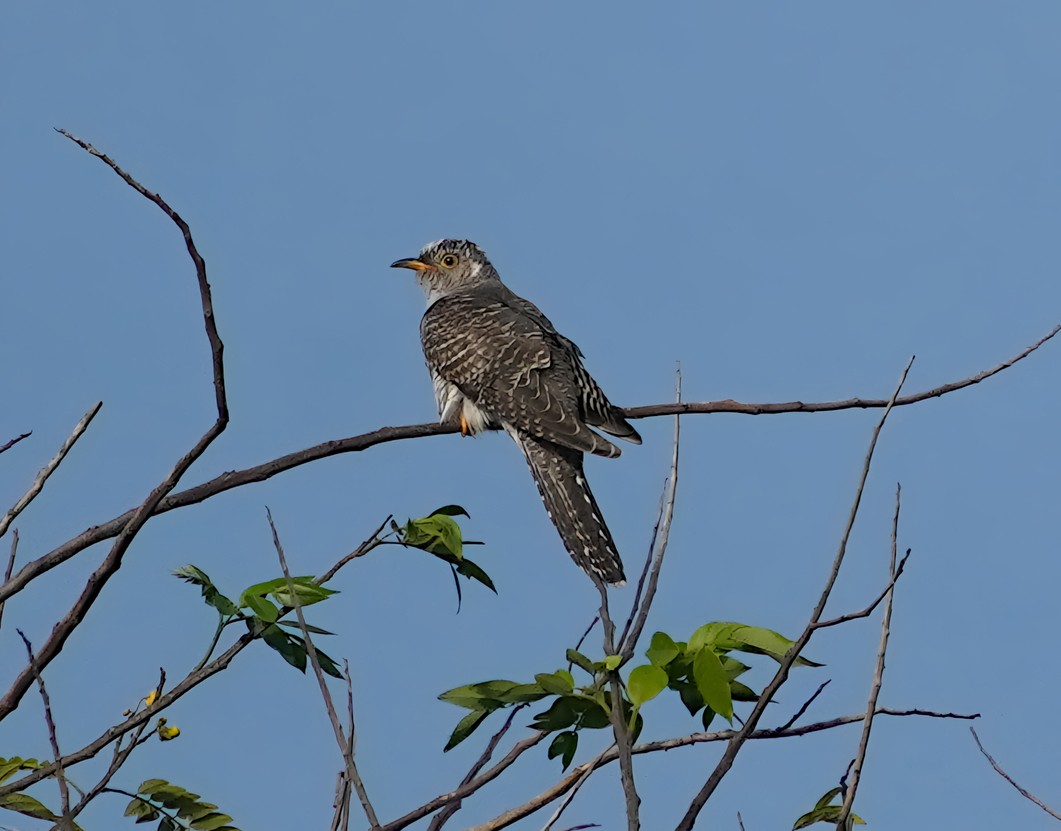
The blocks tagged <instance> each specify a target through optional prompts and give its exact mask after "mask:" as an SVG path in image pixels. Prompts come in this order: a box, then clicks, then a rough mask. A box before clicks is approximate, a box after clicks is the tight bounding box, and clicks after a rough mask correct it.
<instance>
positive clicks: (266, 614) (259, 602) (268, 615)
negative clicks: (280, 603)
mask: <svg viewBox="0 0 1061 831" xmlns="http://www.w3.org/2000/svg"><path fill="white" fill-rule="evenodd" d="M239 605H240V606H245V607H247V608H248V609H250V610H251V612H253V613H254V615H255V617H259V618H261V619H262V620H263V621H265V622H266V623H276V619H277V617H279V614H280V610H279V609H277V608H276V606H274V605H273V604H272V602H271V601H269V600H266V599H265V598H264V597H262V596H261V595H257V594H247V592H244V593H243V594H242V595H240V599H239Z"/></svg>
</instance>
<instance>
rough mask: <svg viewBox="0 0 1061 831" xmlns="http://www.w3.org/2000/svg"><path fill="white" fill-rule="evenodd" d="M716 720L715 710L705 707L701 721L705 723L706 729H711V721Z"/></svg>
mask: <svg viewBox="0 0 1061 831" xmlns="http://www.w3.org/2000/svg"><path fill="white" fill-rule="evenodd" d="M714 720H715V711H714V710H712V709H711V708H710V707H704V712H703V713H701V714H700V721H702V722H703V724H704V729H705V730H709V729H710V728H711V722H712V721H714Z"/></svg>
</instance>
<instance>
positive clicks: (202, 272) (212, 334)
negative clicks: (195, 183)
mask: <svg viewBox="0 0 1061 831" xmlns="http://www.w3.org/2000/svg"><path fill="white" fill-rule="evenodd" d="M60 132H62V133H63V135H64V136H66V137H67V138H69V139H70V140H71V141H73V142H75V143H76V144H78V145H79V146H80V147H81V148H83V149H84V150H86V151H87V152H89V153H91V154H92V155H94V156H97V157H98V158H100V159H102V160H103V161H104V162H105V163H106V164H107V165H108V166H109V167H110V168H111V169H112V170H113V171H114V172H115V173H117V174H118V175H119V176H120V177H121V178H122V179H123V180H124V181H125V182H126V183H127V184H128V185H129V186H130V187H132V188H133V189H134V190H136V191H137V192H138V193H140V194H141V195H143V196H145V197H146V198H147V199H150V200H151V201H152V202H154V203H155V204H156V205H158V206H159V207H160V208H161V209H162V210H163V211H164V212H165V213H166V215H167V216H169V218H170V219H172V220H173V222H174V223H176V225H177V227H178V228H180V230H181V233H182V234H183V235H184V241H185V245H186V246H187V248H188V253H189V254H190V255H191V258H192V262H193V263H194V264H195V274H196V278H197V280H198V283H199V297H200V300H201V302H202V310H203V322H204V325H205V327H206V334H207V339H208V340H209V342H210V353H211V356H212V360H213V381H214V391H215V396H216V404H217V418H216V420H215V421H214V423H213V424H212V425H211V426H210V428H209V429H208V430H207V431H206V432H205V433H204V434H203V436H202V438H200V439H199V441H197V442H196V443H195V445H194V446H193V447H192V449H191V450H189V451H188V452H187V453H186V454H184V455H183V456H182V457H181V458H180V459H178V460H177V463H176V464H175V465H174V466H173V469H172V470H171V471H170V473H169V475H167V476H166V478H165V479H163V480H162V481H161V482H160V483H159V484H158V485H156V486H155V487H154V488H153V489H152V490H151V492H150V493H149V494H148V495H147V498H146V499H144V501H143V502H142V503H141V504H140V506H139V507H138V508H136V509H135V510H134V511H133V513H132V516H131V517H130V518H129V521H128V522H127V523H125V524H124V525H123V526H122V528H121V530H120V531H119V532H118V533H117V537H116V539H115V541H114V545H112V546H111V549H110V551H109V552H108V553H107V556H106V557H104V559H103V562H102V563H100V565H99V567H98V568H96V570H95V571H93V572H92V574H91V575H90V576H89V578H88V581H87V582H86V583H85V587H84V589H83V590H82V591H81V594H80V595H79V596H78V598H77V600H75V601H74V604H73V605H72V606H71V607H70V610H69V611H68V612H67V613H66V615H64V616H63V618H62V619H61V620H60V621H59V622H58V623H56V624H55V626H54V627H53V629H52V632H51V634H50V635H49V636H48V639H47V640H46V641H45V642H44V645H43V646H42V647H41V648H40V650H39V652H38V653H37V662H38V668H39V671H43V670H44V668H45V667H47V666H48V664H50V663H51V661H52V660H53V659H54V658H55V657H56V656H57V655H58V654H59V653H60V652H61V651H62V649H63V647H64V646H65V645H66V641H67V639H68V638H69V637H70V635H71V633H72V632H73V631H74V629H76V628H77V626H78V625H79V624H80V623H81V621H82V620H84V619H85V616H86V615H87V614H88V612H89V610H90V609H91V608H92V605H93V604H94V603H95V602H96V599H97V598H98V597H99V596H100V594H101V593H102V591H103V588H104V586H106V584H107V582H108V581H109V580H110V578H111V577H113V576H114V575H115V574H116V573H117V572H118V570H119V569H120V568H121V567H122V559H123V557H124V556H125V552H126V551H127V550H128V549H129V546H130V545H131V544H132V542H133V540H134V539H135V538H136V535H137V534H138V533H139V532H140V529H141V528H143V527H144V525H145V524H146V523H147V521H148V520H149V519H150V518H151V517H152V516H154V515H155V513H157V512H158V507H159V505H160V504H161V502H162V500H163V499H164V498H165V497H166V496H167V495H168V494H169V492H170V491H172V490H173V489H174V488H175V487H176V486H177V483H178V482H179V481H180V480H181V477H182V476H184V474H185V473H186V472H187V470H188V468H189V467H191V466H192V464H193V463H194V462H195V461H196V460H197V459H198V458H199V457H200V456H202V455H203V453H205V452H206V449H207V448H208V447H209V446H210V445H211V444H212V443H213V441H214V439H216V438H217V437H218V436H219V435H221V433H223V432H224V430H225V427H227V426H228V402H227V399H226V396H225V376H224V363H223V360H222V353H223V350H224V346H223V344H222V343H221V338H220V337H219V336H218V333H217V327H216V325H215V323H214V309H213V301H212V299H211V294H210V283H209V282H208V281H207V278H206V263H205V262H204V260H203V258H202V256H201V255H200V254H199V252H198V251H197V250H196V248H195V243H194V242H193V241H192V235H191V231H190V229H189V228H188V224H187V223H186V222H185V221H184V220H183V219H181V218H180V216H178V215H177V213H176V212H175V211H174V210H173V209H172V208H170V206H169V205H167V204H166V202H165V201H164V200H163V199H162V197H161V196H159V195H158V194H156V193H152V192H151V191H149V190H147V189H146V188H144V186H143V185H141V184H140V183H139V182H137V181H136V180H134V179H133V178H132V177H131V176H130V175H129V174H128V173H126V172H125V171H124V170H122V169H121V168H120V167H118V165H117V164H115V162H114V161H113V160H111V159H110V158H109V157H108V156H106V155H104V154H103V153H100V152H99V151H98V150H96V149H95V148H94V147H92V145H90V144H88V143H87V142H84V141H82V140H81V139H79V138H76V137H74V136H72V135H70V134H69V133H67V132H65V131H62V130H61V131H60ZM22 571H25V569H22ZM19 573H20V574H21V573H22V572H21V571H20V572H19ZM15 580H17V578H15ZM15 580H12V581H8V584H9V585H10V583H11V582H15ZM0 596H3V595H2V593H0ZM32 682H33V667H26V668H25V669H24V670H23V671H22V672H20V673H19V675H18V676H17V677H16V678H15V680H14V681H13V682H12V684H11V686H10V688H9V689H8V691H7V692H6V693H5V694H4V697H3V698H2V699H0V719H3V718H5V717H6V716H8V715H10V714H11V713H12V712H13V711H14V709H15V708H16V707H17V706H18V703H19V701H21V700H22V696H24V695H25V694H26V690H27V689H29V686H30V684H32Z"/></svg>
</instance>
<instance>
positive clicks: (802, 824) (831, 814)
mask: <svg viewBox="0 0 1061 831" xmlns="http://www.w3.org/2000/svg"><path fill="white" fill-rule="evenodd" d="M838 796H839V797H840V802H841V804H840V805H832V804H830V803H831V802H832V801H833V799H835V798H836V797H838ZM843 799H844V789H843V788H833V789H832V790H829V791H826V792H825V794H824V795H823V796H822V798H821V799H819V800H818V802H817V804H816V805H815V806H814V808H813V809H811V810H810V811H808V812H807V813H805V814H804V815H803V816H801V817H800V818H799V819H797V820H796V823H795V825H793V826H792V831H797V829H799V828H808V827H810V826H811V825H815V824H816V823H819V822H827V823H829V824H830V825H836V823H837V822H838V821H839V820H840V812H841V811H842V810H843V807H844V806H843ZM865 824H866V821H865V820H864V819H862V817H860V816H859V815H858V814H851V815H850V816H849V817H848V824H847V827H851V826H852V825H865Z"/></svg>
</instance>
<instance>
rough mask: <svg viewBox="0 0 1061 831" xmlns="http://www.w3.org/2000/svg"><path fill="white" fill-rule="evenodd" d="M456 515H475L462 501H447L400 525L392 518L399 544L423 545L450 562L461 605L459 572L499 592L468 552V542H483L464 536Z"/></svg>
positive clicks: (495, 592) (478, 543) (392, 527)
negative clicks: (439, 506) (465, 554)
mask: <svg viewBox="0 0 1061 831" xmlns="http://www.w3.org/2000/svg"><path fill="white" fill-rule="evenodd" d="M455 516H465V517H468V518H469V519H470V518H471V516H470V514H469V513H468V512H467V511H466V510H464V508H462V507H461V506H460V505H443V506H442V507H441V508H436V509H435V510H433V511H432V512H431V513H430V514H428V515H427V516H425V517H420V518H419V519H409V520H406V522H405V525H398V523H396V522H394V521H393V520H392V521H391V531H393V532H394V534H395V535H396V536H397V541H398V544H399V545H404V546H407V547H409V548H419V549H420V550H421V551H426V552H428V553H429V554H433V555H434V556H436V557H438V558H439V559H440V560H442V561H443V562H444V563H447V564H448V565H449V567H450V569H451V570H452V572H453V583H454V585H455V586H456V587H457V606H458V608H460V602H461V586H460V581H459V580H458V579H457V576H458V575H460V576H461V577H464V578H465V579H467V580H476V581H478V582H480V583H482V584H483V585H484V586H486V587H487V588H488V589H490V591H492V592H493V593H494V594H497V588H496V587H495V586H494V581H493V580H491V579H490V575H488V574H487V573H486V572H485V571H484V570H483V568H482V567H481V566H479V565H478V564H476V563H474V562H472V561H471V560H469V559H468V558H467V557H466V556H464V546H466V545H482V543H481V542H478V541H475V540H466V539H464V536H463V534H462V533H461V528H460V525H458V524H457V521H456V520H455V519H453V517H455Z"/></svg>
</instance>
